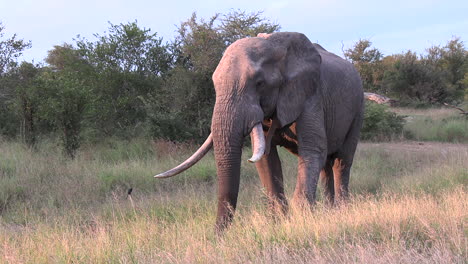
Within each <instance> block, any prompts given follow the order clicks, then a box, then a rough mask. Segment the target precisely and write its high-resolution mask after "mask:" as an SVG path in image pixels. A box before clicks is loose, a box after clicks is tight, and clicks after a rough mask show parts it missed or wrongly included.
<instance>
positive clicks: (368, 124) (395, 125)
mask: <svg viewBox="0 0 468 264" xmlns="http://www.w3.org/2000/svg"><path fill="white" fill-rule="evenodd" d="M404 124H405V120H404V116H399V115H397V114H396V113H393V112H391V111H390V110H389V109H388V106H386V105H380V104H377V103H374V102H370V101H367V102H366V110H365V112H364V124H363V126H362V130H361V139H364V140H390V139H392V138H395V137H400V136H401V135H402V132H403V125H404Z"/></svg>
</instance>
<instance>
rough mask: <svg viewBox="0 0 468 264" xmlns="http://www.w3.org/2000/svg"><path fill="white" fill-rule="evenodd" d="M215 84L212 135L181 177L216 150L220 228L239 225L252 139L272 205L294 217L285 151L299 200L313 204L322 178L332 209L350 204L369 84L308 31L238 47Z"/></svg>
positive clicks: (236, 44) (255, 40) (241, 42)
mask: <svg viewBox="0 0 468 264" xmlns="http://www.w3.org/2000/svg"><path fill="white" fill-rule="evenodd" d="M212 80H213V83H214V87H215V93H216V102H215V106H214V110H213V115H212V124H211V134H210V135H209V136H208V138H207V139H206V141H205V143H204V144H203V145H202V146H201V147H200V148H199V149H198V150H197V151H196V152H195V153H194V154H193V155H192V156H191V157H190V158H188V159H187V160H186V161H185V162H183V163H181V164H180V165H179V166H177V167H175V168H173V169H171V170H169V171H167V172H164V173H161V174H158V175H156V176H155V177H157V178H165V177H171V176H174V175H176V174H178V173H180V172H182V171H184V170H186V169H188V168H189V167H191V166H192V165H194V164H195V163H196V162H197V161H198V160H200V159H201V158H202V157H203V156H204V155H205V154H206V153H207V152H208V151H209V150H210V149H211V148H214V154H215V160H216V168H217V177H218V181H217V182H218V196H217V198H218V208H217V210H218V211H217V218H216V225H215V227H216V230H218V231H222V230H224V229H225V228H226V227H227V226H228V225H229V224H230V223H231V222H232V219H233V216H234V211H235V209H236V204H237V196H238V192H239V181H240V164H241V154H242V145H243V142H244V138H245V137H246V136H248V135H249V134H250V136H251V142H252V152H253V154H252V158H250V159H249V161H250V162H254V163H255V166H256V168H257V171H258V174H259V176H260V180H261V182H262V184H263V186H264V187H265V189H266V193H267V196H268V198H269V203H270V204H271V205H272V206H273V207H279V208H280V209H281V211H283V212H286V211H287V208H288V203H287V201H286V198H285V193H284V185H283V174H282V169H281V161H280V159H279V156H278V151H277V146H281V147H284V148H286V149H287V150H288V151H289V152H291V153H293V154H294V155H296V156H297V158H298V174H297V182H296V187H295V191H294V195H293V201H294V202H295V203H296V202H297V203H299V204H302V205H306V206H307V205H313V204H314V203H315V199H316V197H315V196H316V189H317V184H318V180H319V178H321V181H322V182H323V184H324V192H325V196H326V197H327V199H328V201H330V202H331V203H334V202H337V201H343V200H346V199H347V197H348V184H349V177H350V169H351V165H352V163H353V158H354V154H355V151H356V147H357V143H358V140H359V133H360V129H361V125H362V120H363V107H364V104H363V100H364V96H363V95H364V94H363V90H362V82H361V79H360V76H359V73H358V72H357V71H356V69H355V68H354V66H353V65H352V64H351V63H349V62H347V61H346V60H344V59H342V58H340V57H339V56H337V55H335V54H333V53H330V52H328V51H326V50H325V49H324V48H323V47H321V46H320V45H318V44H313V43H311V42H310V41H309V39H308V38H307V37H306V36H305V35H304V34H302V33H294V32H277V33H272V34H264V33H261V34H258V35H257V37H251V38H244V39H240V40H237V41H236V42H234V43H233V44H231V45H230V46H229V47H228V48H227V49H226V50H225V53H224V54H223V56H222V58H221V60H220V62H219V64H218V66H217V68H216V70H215V72H214V73H213V76H212Z"/></svg>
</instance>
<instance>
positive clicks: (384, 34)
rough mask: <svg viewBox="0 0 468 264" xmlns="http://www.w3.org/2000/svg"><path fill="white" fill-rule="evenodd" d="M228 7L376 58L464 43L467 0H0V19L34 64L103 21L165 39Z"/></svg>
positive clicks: (332, 47)
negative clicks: (365, 43)
mask: <svg viewBox="0 0 468 264" xmlns="http://www.w3.org/2000/svg"><path fill="white" fill-rule="evenodd" d="M231 9H240V10H245V11H247V12H254V11H260V10H263V11H264V13H263V16H264V17H266V18H269V19H270V20H271V21H274V22H277V23H279V24H280V25H281V31H296V32H302V33H304V34H306V35H307V36H308V37H309V39H310V40H311V41H312V42H318V43H320V44H321V45H322V46H323V47H324V48H326V49H328V50H329V51H332V52H334V53H336V54H338V55H340V56H342V43H343V44H344V47H345V48H349V47H351V46H352V44H353V43H354V42H356V41H358V40H359V39H363V38H366V39H369V40H370V41H372V43H373V46H374V47H376V48H378V49H379V50H380V51H382V52H383V53H384V55H390V54H395V53H401V52H403V51H407V50H408V49H411V50H413V51H416V52H418V53H422V52H424V51H425V49H426V48H429V47H430V46H432V45H443V44H446V43H447V41H449V40H450V39H452V37H453V36H458V37H460V38H461V39H462V40H463V41H465V42H466V41H468V1H467V0H464V1H461V0H460V1H458V0H445V1H436V0H426V1H424V0H406V1H403V0H393V1H379V0H356V1H345V0H274V1H265V0H236V1H233V0H218V1H216V0H198V1H196V0H195V1H183V0H165V1H162V0H154V1H150V0H129V1H124V0H93V1H90V0H81V1H80V0H74V1H59V0H0V21H1V22H2V23H3V25H4V26H5V28H6V30H5V34H6V36H5V37H10V36H11V35H12V34H14V33H16V34H17V35H18V37H19V38H22V39H24V40H31V41H32V48H31V49H29V50H27V51H26V52H25V53H24V56H23V57H22V58H21V59H20V60H26V61H32V60H34V61H35V62H42V61H43V59H44V58H45V57H46V55H47V51H48V50H50V49H52V48H53V46H54V45H61V44H63V43H64V42H67V43H71V44H73V43H74V42H73V38H75V37H76V36H77V35H81V36H83V37H86V38H87V39H88V40H95V39H94V37H93V34H94V33H98V34H100V35H103V34H104V32H105V31H106V30H107V29H108V28H109V24H108V21H109V22H111V23H113V24H120V23H127V22H133V21H135V20H137V21H138V25H139V26H140V27H144V28H150V29H151V30H152V32H157V33H158V35H159V36H160V37H163V39H164V42H166V41H170V40H172V39H173V38H174V36H175V35H176V33H175V30H176V29H177V25H180V23H181V22H182V21H185V20H187V19H188V18H190V16H191V14H192V13H193V12H196V13H197V15H198V17H199V18H206V19H208V18H209V17H211V16H212V15H214V14H215V13H228V12H229V11H230V10H231ZM467 45H468V44H467Z"/></svg>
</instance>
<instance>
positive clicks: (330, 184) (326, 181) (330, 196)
mask: <svg viewBox="0 0 468 264" xmlns="http://www.w3.org/2000/svg"><path fill="white" fill-rule="evenodd" d="M333 160H334V158H331V157H329V158H327V161H326V162H325V166H324V167H323V169H322V171H321V172H320V180H321V182H322V185H323V188H324V194H325V198H326V199H327V202H328V203H329V204H330V205H333V202H334V200H335V184H334V178H333V167H332V166H333Z"/></svg>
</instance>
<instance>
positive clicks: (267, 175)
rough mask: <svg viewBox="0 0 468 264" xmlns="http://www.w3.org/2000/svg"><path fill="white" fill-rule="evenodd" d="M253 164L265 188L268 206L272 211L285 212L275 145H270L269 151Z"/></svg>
mask: <svg viewBox="0 0 468 264" xmlns="http://www.w3.org/2000/svg"><path fill="white" fill-rule="evenodd" d="M255 166H256V167H257V171H258V175H259V176H260V180H261V182H262V184H263V186H264V187H265V189H266V192H267V196H268V203H269V206H270V208H271V209H272V210H273V211H274V212H281V213H286V211H287V206H288V205H287V201H286V197H285V195H284V185H283V170H282V168H281V161H280V159H279V156H278V151H277V149H276V146H272V147H271V149H270V153H269V154H268V155H265V156H263V158H262V159H261V160H260V161H258V162H257V163H255Z"/></svg>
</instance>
